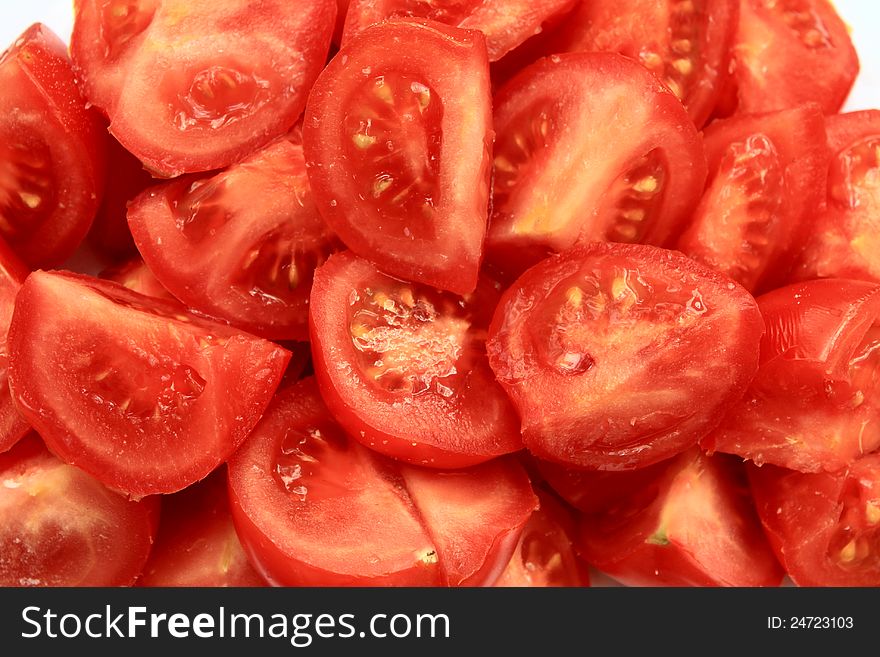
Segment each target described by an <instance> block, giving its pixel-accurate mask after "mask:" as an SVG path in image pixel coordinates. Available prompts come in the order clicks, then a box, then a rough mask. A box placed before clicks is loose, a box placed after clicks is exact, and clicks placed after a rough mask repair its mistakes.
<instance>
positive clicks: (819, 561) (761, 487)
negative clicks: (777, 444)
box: [749, 454, 880, 586]
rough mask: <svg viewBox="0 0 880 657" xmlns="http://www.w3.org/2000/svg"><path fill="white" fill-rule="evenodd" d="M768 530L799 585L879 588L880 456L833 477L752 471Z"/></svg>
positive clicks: (770, 468) (766, 469) (776, 470)
mask: <svg viewBox="0 0 880 657" xmlns="http://www.w3.org/2000/svg"><path fill="white" fill-rule="evenodd" d="M749 481H750V482H751V484H752V492H753V494H754V496H755V502H756V504H757V507H758V513H759V514H760V516H761V521H762V522H763V523H764V529H765V530H766V532H767V536H768V537H769V539H770V544H771V545H772V546H773V549H774V550H775V551H776V555H777V556H778V557H779V560H780V561H781V562H782V564H783V565H784V566H785V569H786V570H787V571H788V574H789V576H791V579H792V580H793V581H794V582H795V583H796V584H799V585H800V586H880V548H878V546H880V455H878V454H874V455H871V456H866V457H865V458H863V459H860V460H858V461H856V462H855V463H853V464H852V465H850V466H849V467H847V468H845V469H843V470H840V471H838V472H835V473H826V472H822V473H818V474H803V473H800V472H793V471H791V470H784V469H782V468H777V467H774V466H772V465H766V466H764V467H762V468H756V467H751V468H749Z"/></svg>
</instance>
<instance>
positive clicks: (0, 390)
mask: <svg viewBox="0 0 880 657" xmlns="http://www.w3.org/2000/svg"><path fill="white" fill-rule="evenodd" d="M27 275H28V270H27V268H26V267H25V265H24V264H23V263H22V262H21V261H20V260H19V259H18V256H16V255H15V253H13V251H12V249H10V248H9V246H8V245H7V244H6V242H4V241H3V240H2V239H0V453H2V452H5V451H6V450H8V449H9V448H11V447H12V446H13V445H15V443H17V442H18V441H19V440H20V439H21V438H22V437H23V436H24V435H25V434H26V433H27V431H28V429H29V425H28V423H27V422H25V421H24V418H22V417H21V414H20V413H19V412H18V409H17V408H16V407H15V404H14V403H13V401H12V395H11V394H10V392H9V347H8V345H7V333H8V331H9V323H10V322H11V321H12V310H13V308H14V307H15V295H16V294H18V290H19V289H20V288H21V284H22V283H23V282H24V279H25V278H27Z"/></svg>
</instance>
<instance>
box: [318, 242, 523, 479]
mask: <svg viewBox="0 0 880 657" xmlns="http://www.w3.org/2000/svg"><path fill="white" fill-rule="evenodd" d="M498 298H499V291H498V289H497V288H496V287H495V286H494V285H493V284H492V283H491V282H489V281H484V282H481V284H480V287H478V288H477V291H476V293H474V294H473V295H469V296H467V297H464V298H462V297H457V296H455V295H452V294H449V293H444V292H439V291H437V290H433V289H430V288H427V287H425V286H423V285H415V284H411V283H405V282H403V281H400V280H398V279H395V278H391V277H390V276H386V275H385V274H383V273H381V272H380V271H379V270H377V269H376V267H374V266H373V265H372V264H370V263H369V262H367V261H366V260H363V259H361V258H358V257H357V256H355V255H354V254H352V253H351V252H345V253H340V254H337V255H334V256H332V257H331V258H330V260H328V261H327V264H325V265H324V266H323V267H321V268H320V269H319V270H318V271H317V273H316V274H315V285H314V288H313V290H312V298H311V304H310V306H311V327H312V345H313V349H312V353H313V356H314V361H315V374H316V375H317V379H318V383H319V384H320V386H321V393H322V394H323V396H324V399H325V400H326V402H327V405H328V407H329V408H330V410H331V412H332V413H333V416H334V417H335V418H336V419H337V421H338V422H339V423H340V424H341V425H342V426H343V427H345V428H346V430H348V432H349V434H350V435H352V436H354V437H355V438H356V439H357V440H359V441H360V442H362V443H363V444H364V445H366V446H368V447H370V448H371V449H374V450H376V451H378V452H381V453H383V454H386V455H388V456H392V457H395V458H398V459H401V460H404V461H408V462H410V463H415V464H418V465H426V466H431V467H437V468H458V467H464V466H468V465H474V464H476V463H480V462H482V461H487V460H489V459H491V458H493V457H495V456H499V455H501V454H507V453H510V452H515V451H517V450H519V449H522V440H521V438H520V432H519V420H518V418H517V415H516V410H515V409H514V408H513V406H512V405H511V403H510V401H509V400H508V398H507V396H506V395H505V393H504V390H502V389H501V387H500V386H499V385H498V384H497V383H496V382H495V380H494V377H493V375H492V370H491V369H490V368H489V363H488V360H487V359H486V352H485V339H486V330H487V328H488V325H489V321H490V319H491V316H492V315H491V313H492V311H493V310H494V308H495V306H496V305H497V302H498Z"/></svg>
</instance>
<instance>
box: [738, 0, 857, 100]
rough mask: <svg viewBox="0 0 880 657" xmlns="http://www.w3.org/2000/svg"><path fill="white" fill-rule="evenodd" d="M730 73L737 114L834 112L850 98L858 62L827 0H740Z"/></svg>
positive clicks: (841, 24) (844, 25)
mask: <svg viewBox="0 0 880 657" xmlns="http://www.w3.org/2000/svg"><path fill="white" fill-rule="evenodd" d="M732 69H733V72H734V76H733V77H734V80H733V85H732V86H733V89H732V90H731V92H730V93H731V94H734V93H735V95H736V100H735V101H734V102H733V103H731V104H730V105H732V107H737V111H739V112H744V113H756V112H770V111H773V110H781V109H786V108H788V107H796V106H798V105H802V104H803V103H809V102H813V103H819V104H820V105H821V106H822V109H823V110H824V112H825V113H826V114H834V113H835V112H837V111H838V110H839V109H840V106H841V105H843V101H844V100H846V97H847V96H848V95H849V91H850V88H851V87H852V84H853V81H855V79H856V75H857V74H858V72H859V59H858V56H857V55H856V51H855V48H853V44H852V41H851V40H850V38H849V30H848V29H847V27H846V24H845V23H844V22H843V21H842V20H841V19H840V16H838V15H837V12H835V11H834V7H833V5H832V4H831V2H829V0H740V12H739V29H738V31H737V34H736V39H735V41H734V47H733V63H732ZM727 109H728V110H729V109H731V107H728V108H727Z"/></svg>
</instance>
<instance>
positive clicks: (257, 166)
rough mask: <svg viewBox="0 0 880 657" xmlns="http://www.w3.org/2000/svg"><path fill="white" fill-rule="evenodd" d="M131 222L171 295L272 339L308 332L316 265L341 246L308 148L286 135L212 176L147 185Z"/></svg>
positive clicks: (146, 257) (149, 263) (151, 265)
mask: <svg viewBox="0 0 880 657" xmlns="http://www.w3.org/2000/svg"><path fill="white" fill-rule="evenodd" d="M128 223H129V226H130V227H131V232H132V235H134V239H135V242H136V243H137V246H138V249H139V250H140V252H141V254H142V255H143V257H144V261H145V262H146V264H147V266H148V267H149V268H150V270H151V271H152V272H153V273H154V274H155V275H156V278H158V279H159V281H160V282H161V283H162V285H164V286H165V287H166V288H167V289H168V290H169V291H170V292H171V293H172V294H173V295H174V296H176V297H177V298H178V299H180V300H181V301H183V302H184V303H185V304H186V305H187V306H189V307H191V308H195V309H197V310H199V311H200V312H202V313H205V314H207V315H210V316H213V317H219V318H222V319H224V320H226V321H228V322H230V323H231V324H232V325H234V326H237V327H239V328H241V329H244V330H246V331H249V332H251V333H255V334H257V335H261V336H263V337H266V338H270V339H273V340H306V339H307V338H308V310H309V309H308V302H309V292H310V290H311V284H312V274H313V273H314V270H315V267H316V266H318V265H320V264H321V263H323V262H324V260H325V259H326V258H327V256H328V255H329V254H330V253H333V252H334V251H336V250H338V249H339V248H340V246H341V245H340V244H339V241H338V240H337V239H336V237H335V236H334V235H333V232H332V231H331V230H330V229H329V228H328V227H327V225H326V224H325V223H324V220H323V219H321V215H320V214H319V213H318V210H317V209H316V208H315V204H314V202H313V201H312V196H311V193H310V191H309V183H308V178H307V176H306V168H305V161H304V160H303V155H302V147H301V146H298V145H295V144H293V143H292V142H291V141H289V140H287V139H282V140H279V141H277V142H275V143H273V144H271V145H270V146H267V147H266V148H265V149H263V150H261V151H258V152H257V153H254V154H253V155H251V156H249V157H248V158H247V159H245V160H243V161H242V162H241V163H240V164H235V165H233V166H231V167H229V168H228V169H226V170H225V171H223V172H221V173H218V174H216V175H214V176H212V177H210V178H202V179H199V180H196V181H193V180H188V179H185V180H179V181H174V182H171V183H168V184H166V185H163V186H161V187H152V188H150V189H149V190H147V191H146V192H144V193H143V194H141V195H140V196H139V197H138V198H137V199H135V201H134V202H133V203H132V204H131V205H130V207H129V211H128Z"/></svg>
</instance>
